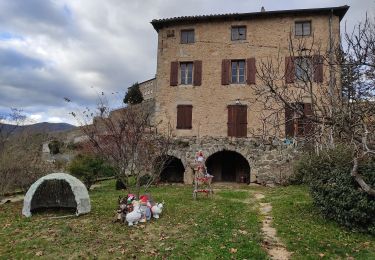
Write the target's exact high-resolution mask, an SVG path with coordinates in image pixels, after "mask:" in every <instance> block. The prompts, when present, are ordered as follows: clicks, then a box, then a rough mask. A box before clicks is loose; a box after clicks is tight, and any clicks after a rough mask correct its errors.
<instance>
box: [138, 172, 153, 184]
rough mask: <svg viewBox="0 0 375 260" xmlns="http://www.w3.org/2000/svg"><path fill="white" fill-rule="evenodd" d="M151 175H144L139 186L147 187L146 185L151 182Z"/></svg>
mask: <svg viewBox="0 0 375 260" xmlns="http://www.w3.org/2000/svg"><path fill="white" fill-rule="evenodd" d="M151 178H152V177H151V175H149V174H145V175H142V176H141V177H140V178H139V184H140V185H141V186H145V185H146V184H148V183H149V182H150V181H151Z"/></svg>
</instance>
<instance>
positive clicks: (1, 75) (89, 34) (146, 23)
mask: <svg viewBox="0 0 375 260" xmlns="http://www.w3.org/2000/svg"><path fill="white" fill-rule="evenodd" d="M344 4H349V5H352V7H351V8H350V10H349V12H348V14H347V15H346V18H344V20H345V19H347V20H348V24H349V25H350V26H351V25H352V24H354V23H355V22H356V21H358V20H361V19H362V18H363V17H364V14H365V12H366V11H368V12H369V13H370V14H371V13H372V12H373V10H374V2H373V1H370V0H364V1H354V0H349V1H344V0H329V1H327V0H315V1H305V2H301V1H299V0H298V1H297V0H291V1H288V2H285V1H274V0H262V1H261V0H254V1H243V0H233V1H230V2H229V1H227V0H205V1H201V0H191V1H182V0H178V1H177V0H142V1H139V0H138V1H134V0H106V1H102V0H27V1H1V2H0V54H1V53H2V52H3V53H5V54H6V53H8V52H10V51H15V52H17V53H19V54H20V55H19V60H18V61H15V62H13V63H10V65H9V66H3V64H2V63H1V62H2V61H1V60H0V93H1V94H0V110H1V109H4V108H8V107H20V108H24V110H25V111H26V112H27V113H29V114H31V115H41V118H38V119H36V120H41V121H45V120H47V121H48V120H54V121H59V120H61V121H67V122H72V121H74V120H72V118H71V117H70V116H69V112H71V111H72V109H75V108H73V107H71V105H69V104H67V103H65V102H64V101H63V98H64V97H69V98H71V99H72V101H73V102H76V103H78V104H81V105H82V106H86V105H95V99H96V97H97V92H101V91H105V92H106V93H112V92H118V93H120V94H118V96H120V99H121V96H122V95H123V94H124V92H125V89H126V88H127V87H128V86H130V85H131V84H132V83H133V82H135V81H139V82H140V81H143V80H146V79H148V78H151V77H154V75H155V71H156V48H157V33H156V32H155V31H154V29H153V28H152V25H151V24H150V21H151V20H152V19H154V18H165V17H173V16H182V15H196V14H212V13H231V12H253V11H259V10H260V8H261V7H262V6H264V7H265V8H266V10H278V9H294V8H313V7H327V6H338V5H344ZM3 32H4V35H6V36H7V37H6V39H2V38H1V33H3ZM0 56H1V55H0ZM8 56H9V55H8ZM8 56H6V57H8ZM25 64H26V65H27V66H26V65H25ZM38 64H39V65H38ZM117 98H118V97H117Z"/></svg>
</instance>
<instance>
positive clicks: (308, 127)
mask: <svg viewBox="0 0 375 260" xmlns="http://www.w3.org/2000/svg"><path fill="white" fill-rule="evenodd" d="M303 113H304V115H305V118H304V127H305V131H304V133H305V136H310V135H311V134H312V132H313V122H312V120H310V119H308V118H311V117H312V116H313V111H312V107H311V104H310V103H304V104H303Z"/></svg>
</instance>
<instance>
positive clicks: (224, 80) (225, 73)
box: [221, 60, 230, 85]
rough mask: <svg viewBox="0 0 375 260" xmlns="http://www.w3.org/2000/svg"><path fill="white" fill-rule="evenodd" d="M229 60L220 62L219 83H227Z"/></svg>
mask: <svg viewBox="0 0 375 260" xmlns="http://www.w3.org/2000/svg"><path fill="white" fill-rule="evenodd" d="M229 72H230V60H223V61H222V63H221V85H229Z"/></svg>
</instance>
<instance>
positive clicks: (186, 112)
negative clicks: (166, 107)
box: [176, 105, 193, 129]
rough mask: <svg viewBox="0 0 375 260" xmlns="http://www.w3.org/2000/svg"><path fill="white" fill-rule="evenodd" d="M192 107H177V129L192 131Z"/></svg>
mask: <svg viewBox="0 0 375 260" xmlns="http://www.w3.org/2000/svg"><path fill="white" fill-rule="evenodd" d="M192 112H193V106H192V105H178V106H177V126H176V128H177V129H192V114H193V113H192Z"/></svg>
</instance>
